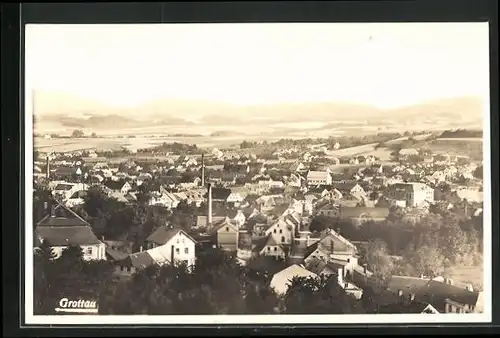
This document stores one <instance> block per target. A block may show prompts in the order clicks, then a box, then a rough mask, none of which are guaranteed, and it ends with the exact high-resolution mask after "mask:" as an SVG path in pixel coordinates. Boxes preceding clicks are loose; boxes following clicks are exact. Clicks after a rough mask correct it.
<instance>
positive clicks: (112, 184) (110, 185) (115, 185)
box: [102, 180, 127, 190]
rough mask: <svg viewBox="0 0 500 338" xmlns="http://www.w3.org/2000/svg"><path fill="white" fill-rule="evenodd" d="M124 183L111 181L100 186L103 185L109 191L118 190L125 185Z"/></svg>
mask: <svg viewBox="0 0 500 338" xmlns="http://www.w3.org/2000/svg"><path fill="white" fill-rule="evenodd" d="M125 183H127V182H125V181H122V180H119V181H113V180H106V181H104V182H103V183H102V184H104V185H105V186H106V187H108V188H109V189H111V190H120V189H121V188H123V186H124V185H125Z"/></svg>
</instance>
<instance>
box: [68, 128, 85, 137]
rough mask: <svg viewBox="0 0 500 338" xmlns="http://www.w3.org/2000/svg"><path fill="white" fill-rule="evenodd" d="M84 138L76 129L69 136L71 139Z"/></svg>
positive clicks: (81, 132)
mask: <svg viewBox="0 0 500 338" xmlns="http://www.w3.org/2000/svg"><path fill="white" fill-rule="evenodd" d="M84 136H85V134H84V133H83V131H81V130H78V129H76V130H73V133H72V134H71V137H73V138H82V137H84Z"/></svg>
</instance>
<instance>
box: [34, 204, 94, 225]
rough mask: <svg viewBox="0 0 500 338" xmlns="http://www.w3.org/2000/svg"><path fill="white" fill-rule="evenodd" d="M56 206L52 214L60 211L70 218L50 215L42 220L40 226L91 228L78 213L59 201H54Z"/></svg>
mask: <svg viewBox="0 0 500 338" xmlns="http://www.w3.org/2000/svg"><path fill="white" fill-rule="evenodd" d="M53 203H55V206H54V205H53V210H52V212H58V211H59V210H61V211H63V212H64V213H66V214H67V215H68V216H69V217H53V216H51V215H50V214H49V215H47V216H45V217H44V218H42V219H41V220H40V221H39V222H38V223H37V227H38V226H78V225H79V226H90V224H89V223H88V222H87V221H86V220H84V219H83V218H82V217H80V215H78V214H77V213H76V212H74V211H73V210H71V209H70V208H68V207H67V206H65V205H64V204H62V203H60V202H59V201H57V200H53Z"/></svg>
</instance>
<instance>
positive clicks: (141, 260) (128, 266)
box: [115, 251, 158, 276]
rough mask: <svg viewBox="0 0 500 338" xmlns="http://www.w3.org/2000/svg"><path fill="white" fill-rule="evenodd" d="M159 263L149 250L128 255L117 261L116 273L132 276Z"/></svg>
mask: <svg viewBox="0 0 500 338" xmlns="http://www.w3.org/2000/svg"><path fill="white" fill-rule="evenodd" d="M153 265H158V263H157V262H156V261H155V260H154V258H153V257H152V256H151V255H150V254H149V252H147V251H141V252H136V253H133V254H130V255H127V256H126V257H125V258H122V259H121V260H119V261H118V262H117V263H116V268H115V274H116V275H118V276H131V275H133V274H134V273H136V272H138V271H140V270H144V269H146V268H148V267H150V266H153Z"/></svg>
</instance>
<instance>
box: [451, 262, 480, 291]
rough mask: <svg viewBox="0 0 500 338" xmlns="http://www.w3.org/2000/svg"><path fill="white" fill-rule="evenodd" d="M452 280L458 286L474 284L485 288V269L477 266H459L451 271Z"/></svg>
mask: <svg viewBox="0 0 500 338" xmlns="http://www.w3.org/2000/svg"><path fill="white" fill-rule="evenodd" d="M451 275H452V279H453V280H454V281H455V282H456V283H457V284H469V283H470V284H472V285H474V286H480V287H482V286H483V267H482V266H481V265H477V266H457V267H454V268H453V269H452V271H451Z"/></svg>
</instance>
